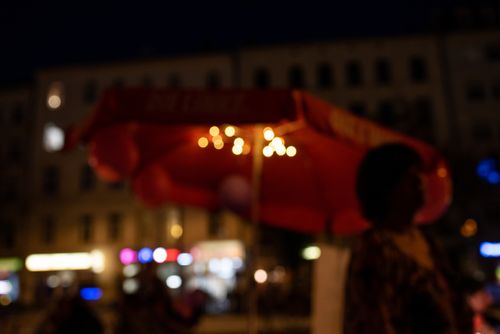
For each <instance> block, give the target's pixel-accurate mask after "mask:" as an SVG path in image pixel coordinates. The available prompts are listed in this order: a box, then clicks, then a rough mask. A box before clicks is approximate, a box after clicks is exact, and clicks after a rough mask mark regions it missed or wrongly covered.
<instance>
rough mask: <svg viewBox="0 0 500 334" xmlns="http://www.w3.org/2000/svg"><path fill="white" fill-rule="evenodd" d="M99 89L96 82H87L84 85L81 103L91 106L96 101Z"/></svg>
mask: <svg viewBox="0 0 500 334" xmlns="http://www.w3.org/2000/svg"><path fill="white" fill-rule="evenodd" d="M98 89H99V87H98V86H97V81H95V80H89V81H87V82H86V83H85V87H84V88H83V102H85V103H86V104H92V103H94V102H95V101H96V100H97V92H98Z"/></svg>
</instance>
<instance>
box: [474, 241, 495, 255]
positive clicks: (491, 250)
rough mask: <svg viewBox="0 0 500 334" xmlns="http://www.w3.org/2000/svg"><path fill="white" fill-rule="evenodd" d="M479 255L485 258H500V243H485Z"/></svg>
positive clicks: (481, 246) (480, 246)
mask: <svg viewBox="0 0 500 334" xmlns="http://www.w3.org/2000/svg"><path fill="white" fill-rule="evenodd" d="M479 253H480V254H481V256H483V257H500V243H499V242H483V243H481V245H479Z"/></svg>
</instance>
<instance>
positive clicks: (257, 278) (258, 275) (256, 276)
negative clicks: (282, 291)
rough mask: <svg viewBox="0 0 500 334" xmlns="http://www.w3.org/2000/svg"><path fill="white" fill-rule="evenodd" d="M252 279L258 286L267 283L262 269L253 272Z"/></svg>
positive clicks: (265, 274)
mask: <svg viewBox="0 0 500 334" xmlns="http://www.w3.org/2000/svg"><path fill="white" fill-rule="evenodd" d="M253 278H254V279H255V282H257V283H259V284H262V283H265V282H266V281H267V273H266V271H265V270H264V269H258V270H256V271H255V273H254V275H253Z"/></svg>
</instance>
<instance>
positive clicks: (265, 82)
mask: <svg viewBox="0 0 500 334" xmlns="http://www.w3.org/2000/svg"><path fill="white" fill-rule="evenodd" d="M253 85H254V87H257V88H269V86H271V75H270V74H269V70H268V69H267V68H265V67H259V68H257V69H256V70H255V72H254V73H253Z"/></svg>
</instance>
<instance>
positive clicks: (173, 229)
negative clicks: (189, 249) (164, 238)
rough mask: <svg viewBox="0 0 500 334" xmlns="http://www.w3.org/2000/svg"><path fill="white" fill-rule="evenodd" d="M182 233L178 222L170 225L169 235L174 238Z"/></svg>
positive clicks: (177, 237)
mask: <svg viewBox="0 0 500 334" xmlns="http://www.w3.org/2000/svg"><path fill="white" fill-rule="evenodd" d="M183 233H184V230H183V229H182V226H181V225H179V224H174V225H172V227H170V235H171V236H172V238H174V239H179V238H180V237H182V234H183Z"/></svg>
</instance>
